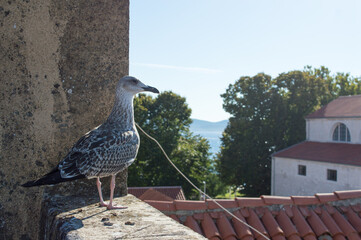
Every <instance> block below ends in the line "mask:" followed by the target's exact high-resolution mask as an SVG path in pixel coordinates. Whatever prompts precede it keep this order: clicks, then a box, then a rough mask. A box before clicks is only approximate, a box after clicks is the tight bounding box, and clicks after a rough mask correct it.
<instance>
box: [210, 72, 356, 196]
mask: <svg viewBox="0 0 361 240" xmlns="http://www.w3.org/2000/svg"><path fill="white" fill-rule="evenodd" d="M360 88H361V85H360V80H359V79H358V78H354V77H351V76H350V75H349V74H344V73H337V74H336V75H334V76H332V75H330V71H329V70H328V69H327V68H325V67H321V68H319V69H312V67H310V66H307V67H305V69H304V70H303V71H290V72H287V73H282V74H280V75H279V76H278V77H276V78H275V79H272V78H271V77H270V76H268V75H265V74H263V73H262V74H258V75H256V76H254V77H248V76H246V77H241V78H240V79H239V80H238V81H236V82H235V83H234V84H231V85H229V87H228V89H227V90H226V93H224V94H222V95H221V96H222V97H223V101H224V104H223V107H224V109H225V110H226V111H227V112H229V113H230V114H231V115H232V116H231V118H230V120H229V125H228V126H227V128H226V129H225V131H224V133H223V137H222V147H221V151H220V153H219V154H218V161H217V169H218V171H219V173H220V177H221V180H223V181H224V182H225V183H227V184H229V185H236V186H240V185H242V186H243V187H244V190H243V193H245V194H246V195H248V196H259V195H261V194H269V190H270V167H271V154H272V153H273V152H275V151H278V150H281V149H283V148H285V147H288V146H291V145H293V144H295V143H298V142H300V141H303V140H304V139H305V135H306V133H305V120H304V118H305V116H307V115H308V114H310V113H311V112H313V111H315V110H316V109H318V108H319V107H320V106H322V105H324V104H326V103H328V102H330V101H331V100H333V99H335V98H337V97H338V96H341V95H354V94H360V93H361V89H360Z"/></svg>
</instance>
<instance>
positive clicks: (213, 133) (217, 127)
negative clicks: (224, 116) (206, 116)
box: [190, 119, 228, 154]
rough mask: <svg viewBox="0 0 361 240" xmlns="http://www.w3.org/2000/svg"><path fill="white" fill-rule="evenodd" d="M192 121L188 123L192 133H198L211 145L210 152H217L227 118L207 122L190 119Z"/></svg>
mask: <svg viewBox="0 0 361 240" xmlns="http://www.w3.org/2000/svg"><path fill="white" fill-rule="evenodd" d="M192 120H193V123H192V124H191V125H190V130H191V131H192V132H193V133H194V134H199V135H201V136H202V137H204V138H206V139H207V140H208V141H209V144H210V146H211V149H210V150H211V153H212V154H215V153H217V152H219V148H220V146H221V139H220V138H221V137H222V133H223V131H224V129H225V128H226V127H227V124H228V120H223V121H220V122H208V121H204V120H199V119H192Z"/></svg>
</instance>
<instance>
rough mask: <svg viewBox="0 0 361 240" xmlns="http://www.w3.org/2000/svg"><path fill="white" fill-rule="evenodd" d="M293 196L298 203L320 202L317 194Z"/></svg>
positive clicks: (311, 203) (313, 203) (312, 203)
mask: <svg viewBox="0 0 361 240" xmlns="http://www.w3.org/2000/svg"><path fill="white" fill-rule="evenodd" d="M291 198H292V200H293V202H294V204H296V205H315V204H319V203H320V201H319V200H318V198H317V197H316V196H291Z"/></svg>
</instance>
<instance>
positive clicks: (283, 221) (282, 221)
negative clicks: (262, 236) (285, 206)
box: [276, 210, 301, 240]
mask: <svg viewBox="0 0 361 240" xmlns="http://www.w3.org/2000/svg"><path fill="white" fill-rule="evenodd" d="M276 220H277V222H278V224H279V226H280V227H281V229H282V230H283V232H284V234H285V236H286V237H287V238H288V239H290V238H291V237H292V239H299V240H300V239H301V238H300V236H299V234H298V232H297V229H296V227H295V226H294V225H293V223H292V221H291V219H290V218H289V217H288V216H287V214H286V212H285V211H283V210H281V211H280V212H279V213H278V215H277V216H276Z"/></svg>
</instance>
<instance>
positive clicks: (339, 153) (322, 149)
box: [272, 141, 361, 166]
mask: <svg viewBox="0 0 361 240" xmlns="http://www.w3.org/2000/svg"><path fill="white" fill-rule="evenodd" d="M272 156H273V157H282V158H291V159H302V160H310V161H320V162H330V163H338V164H346V165H357V166H361V144H350V143H333V142H311V141H306V142H301V143H298V144H296V145H293V146H291V147H289V148H286V149H284V150H281V151H279V152H276V153H274V154H273V155H272Z"/></svg>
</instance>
